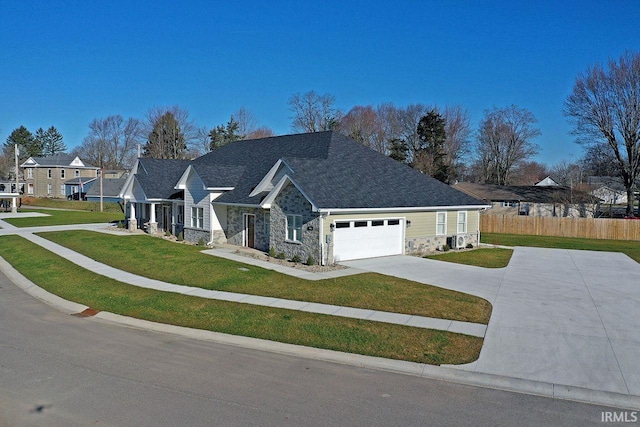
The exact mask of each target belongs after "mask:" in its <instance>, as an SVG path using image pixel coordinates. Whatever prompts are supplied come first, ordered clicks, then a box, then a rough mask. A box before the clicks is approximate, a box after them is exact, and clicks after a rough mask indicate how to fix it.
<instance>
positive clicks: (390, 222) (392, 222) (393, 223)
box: [387, 219, 400, 225]
mask: <svg viewBox="0 0 640 427" xmlns="http://www.w3.org/2000/svg"><path fill="white" fill-rule="evenodd" d="M387 224H388V225H400V220H399V219H390V220H389V221H387Z"/></svg>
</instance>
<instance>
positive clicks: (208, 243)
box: [207, 192, 214, 246]
mask: <svg viewBox="0 0 640 427" xmlns="http://www.w3.org/2000/svg"><path fill="white" fill-rule="evenodd" d="M213 215H214V211H213V200H212V199H211V192H209V235H210V236H211V241H210V242H207V246H212V245H213V239H214V237H213V221H212V220H211V219H212V218H213Z"/></svg>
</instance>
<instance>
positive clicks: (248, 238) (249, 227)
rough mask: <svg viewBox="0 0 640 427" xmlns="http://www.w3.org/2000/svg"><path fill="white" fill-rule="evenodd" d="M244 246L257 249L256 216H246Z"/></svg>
mask: <svg viewBox="0 0 640 427" xmlns="http://www.w3.org/2000/svg"><path fill="white" fill-rule="evenodd" d="M242 240H243V246H246V247H248V248H255V244H256V216H255V215H251V214H244V238H243V239H242Z"/></svg>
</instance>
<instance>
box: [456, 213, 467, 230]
mask: <svg viewBox="0 0 640 427" xmlns="http://www.w3.org/2000/svg"><path fill="white" fill-rule="evenodd" d="M466 232H467V212H466V211H461V212H458V233H466Z"/></svg>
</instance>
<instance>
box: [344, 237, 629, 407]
mask: <svg viewBox="0 0 640 427" xmlns="http://www.w3.org/2000/svg"><path fill="white" fill-rule="evenodd" d="M343 264H345V265H348V266H350V267H355V268H359V269H365V270H370V271H376V272H379V273H382V274H389V275H393V276H398V277H403V278H407V279H411V280H415V281H418V282H422V283H429V284H432V285H436V286H441V287H445V288H448V289H454V290H458V291H461V292H467V293H470V294H473V295H477V296H481V297H483V298H486V299H487V300H489V301H490V302H491V303H492V304H493V313H492V315H491V320H490V322H489V325H488V328H487V334H486V336H485V341H484V346H483V348H482V352H481V354H480V358H479V359H478V360H477V361H476V362H474V363H472V364H469V365H464V366H458V367H457V368H458V369H466V370H472V371H476V372H483V373H489V374H497V375H504V376H509V377H515V378H522V379H528V380H535V381H545V382H550V383H555V384H563V385H567V386H575V387H584V388H589V389H594V390H602V391H613V392H618V393H627V394H633V395H640V364H639V363H637V358H638V355H640V332H639V331H640V265H638V264H637V263H636V262H635V261H633V260H632V259H631V258H629V257H627V256H626V255H624V254H621V253H611V252H593V251H577V250H565V249H543V248H524V247H518V248H515V251H514V254H513V257H512V259H511V262H510V263H509V266H508V267H506V268H503V269H484V268H478V267H469V266H461V265H457V264H452V263H446V262H439V261H434V260H427V259H421V258H416V257H407V256H399V257H387V258H378V259H374V260H358V261H349V262H345V263H343Z"/></svg>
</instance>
